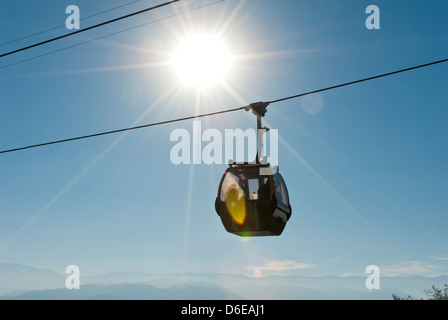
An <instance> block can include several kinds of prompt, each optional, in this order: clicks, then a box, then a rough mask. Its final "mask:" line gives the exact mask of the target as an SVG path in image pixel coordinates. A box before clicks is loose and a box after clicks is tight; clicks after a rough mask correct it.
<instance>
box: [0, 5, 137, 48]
mask: <svg viewBox="0 0 448 320" xmlns="http://www.w3.org/2000/svg"><path fill="white" fill-rule="evenodd" d="M141 1H143V0H135V1H132V2H128V3H125V4H122V5H121V6H118V7H114V8H110V9H107V10H104V11H101V12H97V13H94V14H92V15H90V16H87V17H84V18H81V19H79V20H80V21H84V20H87V19H90V18H93V17H96V16H99V15H102V14H105V13H107V12H111V11H114V10H117V9H121V8H124V7H127V6H130V5H131V4H134V3H137V2H141ZM62 27H65V24H61V25H59V26H56V27H53V28H50V29H46V30H42V31H39V32H36V33H33V34H30V35H27V36H24V37H21V38H18V39H15V40H10V41H8V42H4V43H1V44H0V47H3V46H6V45H8V44H11V43H14V42H17V41H21V40H25V39H28V38H31V37H35V36H38V35H40V34H42V33H47V32H49V31H53V30H56V29H58V28H62Z"/></svg>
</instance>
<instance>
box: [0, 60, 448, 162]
mask: <svg viewBox="0 0 448 320" xmlns="http://www.w3.org/2000/svg"><path fill="white" fill-rule="evenodd" d="M447 61H448V59H443V60H438V61H433V62H430V63H426V64H421V65H418V66H414V67H410V68H406V69H401V70H396V71H393V72H388V73H383V74H380V75H376V76H373V77H368V78H364V79H359V80H355V81H350V82H346V83H342V84H338V85H334V86H331V87H326V88H323V89H318V90H313V91H308V92H305V93H300V94H296V95H292V96H289V97H284V98H280V99H276V100H271V101H269V102H257V103H252V104H250V105H247V106H243V107H238V108H234V109H228V110H223V111H217V112H212V113H206V114H200V115H194V116H189V117H184V118H178V119H172V120H166V121H161V122H155V123H150V124H145V125H140V126H135V127H128V128H123V129H117V130H112V131H105V132H100V133H94V134H90V135H85V136H79V137H74V138H69V139H63V140H56V141H50V142H45V143H39V144H34V145H29V146H26V147H19V148H14V149H9V150H2V151H0V154H3V153H9V152H15V151H20V150H25V149H30V148H37V147H43V146H48V145H52V144H58V143H63V142H69V141H75V140H81V139H87V138H93V137H98V136H103V135H108V134H113V133H119V132H124V131H130V130H136V129H142V128H148V127H154V126H158V125H163V124H168V123H174V122H179V121H184V120H191V119H197V118H203V117H209V116H213V115H219V114H224V113H229V112H234V111H239V110H246V111H248V110H250V109H251V108H252V109H255V110H256V107H259V106H260V105H264V108H265V107H266V106H268V105H270V104H274V103H279V102H283V101H286V100H291V99H296V98H299V97H303V96H306V95H310V94H314V93H318V92H323V91H328V90H333V89H336V88H341V87H345V86H349V85H353V84H357V83H360V82H365V81H369V80H373V79H378V78H382V77H387V76H391V75H394V74H398V73H402V72H407V71H411V70H415V69H419V68H424V67H428V66H432V65H436V64H440V63H444V62H447Z"/></svg>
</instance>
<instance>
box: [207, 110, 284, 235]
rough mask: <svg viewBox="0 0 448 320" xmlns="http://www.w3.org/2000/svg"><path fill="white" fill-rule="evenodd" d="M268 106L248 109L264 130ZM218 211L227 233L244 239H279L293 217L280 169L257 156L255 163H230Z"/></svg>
mask: <svg viewBox="0 0 448 320" xmlns="http://www.w3.org/2000/svg"><path fill="white" fill-rule="evenodd" d="M267 105H268V104H267V103H264V102H261V103H255V104H251V105H250V106H249V107H250V108H251V109H252V112H253V113H254V114H255V115H256V116H257V128H258V129H262V128H261V117H262V116H264V114H265V113H266V106H267ZM246 110H248V108H246ZM249 110H250V109H249ZM264 129H266V128H264ZM215 209H216V212H217V213H218V215H219V216H220V218H221V221H222V223H223V225H224V228H225V229H226V231H227V232H230V233H233V234H236V235H239V236H243V237H248V236H249V237H253V236H279V235H280V234H281V233H282V232H283V229H284V228H285V226H286V223H287V221H288V220H289V218H290V217H291V205H290V203H289V196H288V190H287V188H286V184H285V181H284V180H283V177H282V176H281V174H280V173H279V172H278V167H275V168H271V166H270V164H262V163H260V162H259V161H258V154H257V158H256V161H255V162H254V163H244V164H238V163H230V164H229V168H227V170H226V171H225V172H224V175H223V177H222V179H221V183H220V184H219V188H218V195H217V197H216V201H215Z"/></svg>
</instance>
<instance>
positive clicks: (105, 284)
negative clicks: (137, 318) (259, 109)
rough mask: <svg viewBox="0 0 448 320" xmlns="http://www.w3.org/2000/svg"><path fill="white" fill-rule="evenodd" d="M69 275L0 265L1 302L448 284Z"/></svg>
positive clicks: (388, 295) (347, 295)
mask: <svg viewBox="0 0 448 320" xmlns="http://www.w3.org/2000/svg"><path fill="white" fill-rule="evenodd" d="M66 276H67V275H65V274H60V273H57V272H54V271H51V270H47V269H39V268H34V267H29V266H24V265H20V264H5V263H3V264H2V263H0V300H11V299H12V300H36V299H37V300H61V299H62V300H73V299H75V300H89V299H90V300H92V299H94V300H116V299H119V300H128V299H132V300H142V299H144V300H216V299H217V300H229V299H231V300H243V299H249V300H261V299H266V300H276V299H282V300H307V299H318V300H327V299H339V300H340V299H343V300H351V299H357V300H362V299H379V300H391V299H392V294H396V295H398V296H402V297H407V296H408V295H410V296H413V297H415V298H424V297H425V296H424V290H425V289H429V288H430V287H431V286H432V285H437V286H442V285H443V284H445V283H448V276H440V277H436V278H429V277H417V276H412V277H385V276H382V277H381V282H380V284H381V287H380V289H379V290H368V289H366V287H365V280H366V277H363V276H350V277H340V276H325V277H301V276H293V275H285V276H266V277H261V278H253V277H248V276H245V275H241V274H226V273H185V274H165V275H158V274H150V273H133V272H117V273H105V274H99V275H95V276H82V275H81V288H80V289H79V290H68V289H66V288H65V280H66Z"/></svg>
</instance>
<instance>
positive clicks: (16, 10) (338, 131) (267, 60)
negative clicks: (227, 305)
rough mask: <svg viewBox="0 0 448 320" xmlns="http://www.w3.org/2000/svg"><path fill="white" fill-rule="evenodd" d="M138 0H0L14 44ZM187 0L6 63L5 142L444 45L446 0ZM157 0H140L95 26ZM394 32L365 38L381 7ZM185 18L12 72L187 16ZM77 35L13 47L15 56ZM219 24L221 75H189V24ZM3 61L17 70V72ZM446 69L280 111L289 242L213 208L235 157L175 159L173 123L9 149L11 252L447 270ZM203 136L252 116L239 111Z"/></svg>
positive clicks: (300, 82) (209, 27)
mask: <svg viewBox="0 0 448 320" xmlns="http://www.w3.org/2000/svg"><path fill="white" fill-rule="evenodd" d="M129 2H132V1H126V0H107V1H106V0H95V1H87V0H82V1H65V0H64V1H62V0H59V1H54V0H41V1H31V0H26V1H25V0H23V1H17V0H2V1H1V2H0V43H1V44H2V43H5V42H8V41H10V40H15V39H18V38H21V37H24V36H27V35H30V34H33V33H36V32H39V31H42V30H46V29H48V28H51V27H54V26H58V25H63V24H64V23H65V19H66V18H67V17H68V15H67V14H66V13H65V8H66V7H67V6H68V5H71V4H75V5H78V6H79V8H80V11H81V17H87V16H89V15H92V14H95V13H97V12H101V11H105V10H108V9H110V8H113V7H117V6H120V5H123V4H126V3H129ZM213 2H214V1H213V0H198V1H193V0H183V1H180V2H179V3H176V4H174V5H172V6H168V7H164V8H162V9H158V10H156V11H152V12H150V13H146V14H143V15H140V16H138V17H133V18H130V19H126V20H124V21H120V22H117V23H114V24H111V25H108V26H105V27H102V28H98V29H95V30H92V31H88V32H86V33H83V34H81V35H77V36H73V37H69V38H67V39H63V40H60V41H57V42H54V43H51V44H48V45H44V46H41V47H38V48H34V49H30V50H27V51H25V52H21V53H18V54H14V55H11V56H8V57H4V58H0V149H1V150H4V149H9V148H15V147H21V146H25V145H30V144H35V143H41V142H46V141H50V140H57V139H64V138H70V137H74V136H79V135H85V134H91V133H96V132H101V131H107V130H113V129H118V128H123V127H127V126H132V125H138V124H146V123H152V122H157V121H162V120H168V119H174V118H178V117H185V116H190V115H193V114H196V113H207V112H214V111H220V110H225V109H230V108H235V107H239V106H243V105H245V104H248V103H251V102H256V101H260V100H264V101H268V100H275V99H278V98H282V97H285V96H289V95H294V94H298V93H302V92H307V91H310V90H315V89H320V88H324V87H327V86H332V85H335V84H339V83H343V82H347V81H352V80H356V79H359V78H364V77H369V76H373V75H376V74H380V73H385V72H389V71H393V70H396V69H401V68H406V67H411V66H414V65H418V64H423V63H427V62H431V61H434V60H439V59H444V58H447V57H448V25H447V22H446V13H447V12H448V2H447V1H442V0H440V1H436V0H420V1H418V0H415V1H414V0H407V1H404V0H401V1H400V0H393V1H385V0H382V1H381V0H369V1H364V0H362V1H361V0H344V1H342V0H341V1H339V0H331V1H330V0H325V1H324V0H322V1H311V0H310V1H297V0H281V1H267V0H247V1H237V0H226V1H222V2H219V3H216V4H213V5H210V6H208V7H206V8H202V9H198V10H195V11H190V12H188V13H182V12H184V11H188V10H191V9H193V8H197V7H200V6H203V5H206V4H212V3H213ZM157 3H160V2H156V1H139V2H137V3H135V4H133V5H130V6H126V7H123V8H120V9H117V10H115V11H111V12H108V13H106V14H103V15H99V16H95V17H93V18H91V19H88V20H83V21H81V28H85V27H87V26H90V25H93V24H96V23H99V22H102V21H105V20H108V19H112V18H115V17H117V16H120V15H124V14H127V13H130V12H133V11H137V10H140V9H143V8H146V7H149V6H152V5H155V4H157ZM371 4H375V5H377V6H378V7H379V9H380V18H381V19H380V29H379V30H368V29H367V28H366V26H365V21H366V19H367V17H368V14H366V13H365V11H366V7H367V6H368V5H371ZM176 13H180V14H179V15H177V16H174V17H171V18H167V19H164V20H161V21H158V22H154V23H151V24H148V25H146V26H142V27H138V28H135V29H132V30H129V31H126V32H122V33H119V34H116V35H112V36H109V37H106V38H103V39H101V40H97V41H93V42H89V43H86V44H83V45H80V46H76V47H72V48H70V49H67V50H63V51H60V52H56V53H53V54H49V55H45V56H42V57H39V58H36V59H31V60H29V61H26V62H23V63H20V64H15V65H11V66H8V65H10V64H14V63H16V62H20V61H23V60H26V59H29V58H33V57H36V56H40V55H42V54H47V53H49V52H52V51H56V50H60V49H63V48H66V47H69V46H72V45H75V44H78V43H81V42H84V41H87V40H91V39H94V38H98V37H103V36H105V35H108V34H111V33H115V32H118V31H121V30H124V29H127V28H131V27H134V26H137V25H140V24H143V23H148V22H151V21H156V20H158V19H162V18H165V17H169V16H172V15H173V14H176ZM67 32H69V31H68V30H67V29H66V28H65V27H61V28H59V29H55V30H53V31H51V32H48V33H43V34H39V35H37V36H35V37H33V38H28V39H24V40H22V41H20V42H15V43H10V44H7V45H4V46H1V47H0V52H1V53H3V52H7V51H11V50H13V49H16V48H20V47H23V46H26V45H29V44H32V43H35V42H38V41H43V40H46V39H48V38H50V37H54V36H57V35H61V34H66V33H67ZM198 33H199V34H208V35H215V36H219V39H220V41H221V43H222V45H223V46H224V47H225V48H226V50H227V51H228V52H229V54H230V55H231V57H232V60H231V65H230V67H229V69H228V71H227V73H226V75H225V79H224V81H223V82H222V83H217V84H214V85H210V86H208V87H207V88H206V89H202V90H199V89H198V88H197V87H195V86H193V85H186V84H185V83H182V82H180V79H179V76H178V74H177V72H176V70H175V68H173V66H172V65H171V64H170V63H169V62H170V59H171V58H170V57H171V56H172V54H173V53H174V52H175V50H176V48H177V47H178V46H179V44H180V43H181V42H182V41H183V39H185V38H186V37H187V36H188V35H191V34H198ZM4 66H7V67H4ZM447 86H448V64H441V65H436V66H432V67H428V68H425V69H419V70H416V71H411V72H407V73H404V74H399V75H395V76H391V77H388V78H383V79H378V80H374V81H370V82H365V83H362V84H357V85H353V86H350V87H345V88H340V89H336V90H332V91H327V92H323V93H320V94H315V95H310V96H307V97H304V98H299V99H294V100H289V101H286V102H282V103H278V104H273V105H271V106H270V107H269V108H268V113H267V114H266V117H265V120H266V122H267V123H269V126H270V127H271V128H276V129H278V132H279V136H280V138H279V158H278V159H279V166H280V172H281V173H282V175H283V178H284V179H285V181H286V184H287V186H288V190H289V195H290V200H291V205H292V217H291V219H290V220H289V222H288V224H287V225H286V228H285V231H284V232H283V234H282V235H281V236H280V237H267V238H241V237H237V236H235V235H232V234H229V233H227V232H226V231H225V229H224V227H223V226H222V224H221V221H220V219H219V217H218V215H217V214H216V212H215V209H214V201H215V197H216V194H217V189H218V184H219V181H220V179H221V176H222V174H223V172H224V171H225V169H226V167H227V166H226V165H225V164H221V165H216V164H215V165H206V164H200V165H184V164H180V165H174V164H172V163H171V161H170V150H171V148H172V147H173V146H174V145H175V143H174V142H172V141H170V134H171V132H172V131H173V130H175V129H178V128H184V129H186V130H188V131H189V132H190V133H191V132H192V128H193V122H192V121H185V122H179V123H174V124H169V125H164V126H158V127H152V128H147V129H140V130H137V131H132V132H128V133H126V134H116V135H110V136H103V137H98V138H93V139H88V140H82V141H76V142H70V143H65V144H59V145H53V146H47V147H42V148H36V149H29V150H24V151H20V152H15V153H8V154H3V155H0V263H2V262H14V263H21V264H27V265H32V266H37V267H43V268H49V269H52V270H56V271H59V272H64V270H65V267H66V266H67V265H70V264H76V265H78V266H79V268H80V270H81V273H84V274H86V273H99V272H108V271H135V272H155V273H165V272H231V273H242V274H246V275H252V274H254V275H257V276H259V275H265V274H282V273H284V274H299V275H342V274H354V273H361V274H362V273H364V272H365V268H366V267H367V266H368V265H372V264H374V265H377V266H379V267H380V270H381V271H382V272H383V274H388V275H411V274H412V275H426V276H432V275H440V274H447V273H448V249H447V242H448V233H447V232H446V230H447V224H448V204H447V200H446V199H447V197H446V195H447V191H448V169H447V163H448V148H447V147H448V145H447V141H448V126H447V120H448V111H447V101H448V90H447ZM201 125H202V129H203V130H205V129H207V128H215V129H218V130H219V131H220V132H224V130H225V129H234V128H242V129H245V128H253V127H254V125H255V118H254V117H253V115H251V114H250V113H247V112H245V111H238V112H234V113H229V114H225V115H220V116H213V117H209V118H203V119H201Z"/></svg>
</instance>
